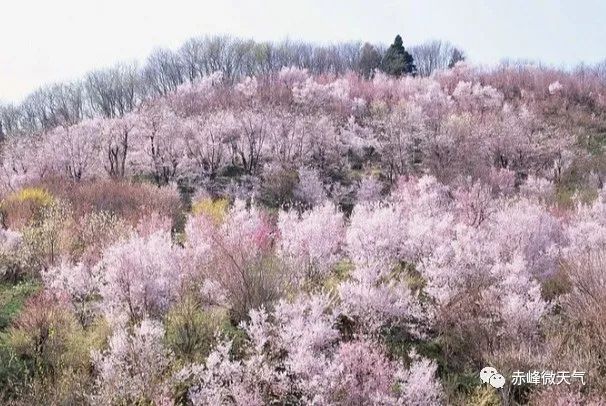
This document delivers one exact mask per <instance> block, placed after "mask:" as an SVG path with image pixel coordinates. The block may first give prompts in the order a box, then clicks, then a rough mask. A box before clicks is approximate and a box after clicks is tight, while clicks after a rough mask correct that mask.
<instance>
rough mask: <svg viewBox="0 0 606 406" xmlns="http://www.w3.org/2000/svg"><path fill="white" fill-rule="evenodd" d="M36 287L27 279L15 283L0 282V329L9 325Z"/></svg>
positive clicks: (35, 290)
mask: <svg viewBox="0 0 606 406" xmlns="http://www.w3.org/2000/svg"><path fill="white" fill-rule="evenodd" d="M38 289H39V285H37V284H36V283H34V282H29V281H23V282H19V283H18V284H16V285H10V284H0V330H4V329H6V328H7V327H8V326H9V324H10V323H11V321H12V320H13V319H14V318H15V317H16V316H17V315H18V314H19V311H20V310H21V308H22V307H23V304H24V303H25V301H26V300H27V298H28V297H30V296H31V295H32V294H34V293H36V292H37V291H38Z"/></svg>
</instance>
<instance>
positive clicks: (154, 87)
mask: <svg viewBox="0 0 606 406" xmlns="http://www.w3.org/2000/svg"><path fill="white" fill-rule="evenodd" d="M143 77H144V79H145V83H146V85H147V86H148V87H149V89H150V90H151V91H152V93H154V94H156V95H161V96H164V95H166V94H168V93H170V92H172V91H174V90H176V89H177V87H178V86H179V85H180V84H182V83H183V82H185V77H186V69H185V65H184V63H183V62H182V60H181V58H180V57H179V54H178V53H177V52H174V51H171V50H170V49H162V48H159V49H156V50H155V51H153V52H152V54H151V55H150V56H149V57H148V58H147V64H146V65H145V68H144V69H143Z"/></svg>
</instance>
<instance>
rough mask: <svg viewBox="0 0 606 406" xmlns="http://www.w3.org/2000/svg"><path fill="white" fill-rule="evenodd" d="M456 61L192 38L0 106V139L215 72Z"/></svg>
mask: <svg viewBox="0 0 606 406" xmlns="http://www.w3.org/2000/svg"><path fill="white" fill-rule="evenodd" d="M390 52H391V54H390ZM410 55H412V57H413V58H414V63H413V64H411V61H410ZM405 57H407V58H408V59H407V60H404V59H402V60H403V61H404V62H401V61H399V60H398V58H405ZM394 58H395V59H394ZM463 58H464V56H463V53H462V51H461V50H459V49H458V48H455V47H454V46H452V45H451V44H449V43H447V42H443V41H431V42H428V43H425V44H422V45H418V46H415V47H411V48H410V53H408V52H407V51H404V48H403V47H402V40H401V38H400V37H399V36H398V37H397V38H396V41H395V42H394V44H393V45H392V46H391V47H389V48H387V47H386V46H384V45H371V44H369V43H365V44H363V43H361V42H345V43H338V44H333V45H317V44H312V43H308V42H302V41H291V40H285V41H282V42H279V43H273V42H256V41H254V40H246V39H241V38H234V37H230V36H209V37H204V38H193V39H190V40H188V41H187V42H185V43H184V44H183V45H182V46H181V47H180V48H179V49H177V50H171V49H166V48H158V49H156V50H155V51H153V52H152V54H151V55H149V57H148V58H147V60H146V61H145V63H144V64H143V65H140V64H138V63H136V62H134V63H120V64H118V65H116V66H113V67H111V68H107V69H100V70H95V71H92V72H89V73H88V74H87V75H85V77H84V78H82V79H80V80H76V81H73V82H68V83H58V84H53V85H46V86H43V87H41V88H39V89H38V90H36V91H34V92H33V93H31V94H30V95H28V96H27V97H26V98H25V99H24V100H23V101H22V102H21V103H20V104H7V105H0V137H4V136H6V135H11V134H20V133H33V132H40V131H46V130H49V129H52V128H55V127H57V126H59V125H72V124H75V123H78V122H80V121H81V120H83V119H85V118H91V117H95V116H100V117H107V118H113V117H121V116H123V115H124V114H125V113H128V112H130V111H132V110H133V109H134V108H135V107H136V106H137V105H139V104H140V103H141V102H142V101H144V100H148V99H150V98H154V97H157V96H164V95H166V94H167V93H169V92H171V91H174V90H175V89H176V88H177V86H179V85H181V84H183V83H186V82H193V81H195V80H196V79H198V78H200V77H202V76H206V75H209V74H211V73H213V72H215V71H221V72H223V77H224V79H225V80H227V81H230V82H233V81H234V80H239V79H240V78H242V77H245V76H253V75H256V76H258V75H264V74H270V73H272V72H276V71H278V70H280V69H281V68H282V67H285V66H294V67H298V68H304V69H308V70H309V72H310V73H313V74H341V73H344V72H347V71H353V72H358V73H359V74H361V75H363V76H365V77H369V76H371V75H372V74H373V72H374V71H375V69H381V70H384V71H387V72H388V73H392V74H396V75H399V74H408V73H413V74H419V75H422V76H429V75H430V74H431V73H432V72H433V71H435V70H437V69H444V68H447V67H448V66H449V65H452V64H454V63H455V62H456V61H458V60H462V59H463ZM394 61H395V62H394ZM400 62H401V63H400ZM402 63H403V64H404V65H402ZM403 66H404V68H403ZM407 67H408V68H407ZM410 67H412V68H414V71H411V70H410ZM1 99H2V95H0V100H1Z"/></svg>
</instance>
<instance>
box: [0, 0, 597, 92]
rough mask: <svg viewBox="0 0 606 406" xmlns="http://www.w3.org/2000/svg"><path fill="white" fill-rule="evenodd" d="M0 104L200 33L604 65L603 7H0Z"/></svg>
mask: <svg viewBox="0 0 606 406" xmlns="http://www.w3.org/2000/svg"><path fill="white" fill-rule="evenodd" d="M0 13H1V14H0V15H1V18H0V100H4V101H14V102H17V101H19V100H20V99H21V98H23V97H24V96H25V95H26V94H27V93H29V92H30V91H32V90H34V89H35V88H37V87H39V86H40V85H43V84H48V83H53V82H57V81H62V80H71V79H76V78H79V77H81V76H82V75H83V74H84V73H86V72H87V71H89V70H91V69H95V68H101V67H105V66H110V65H113V64H114V63H116V62H119V61H130V60H138V61H143V60H144V59H145V57H146V56H147V55H148V54H149V52H150V51H151V50H152V49H153V48H154V47H157V46H168V47H172V48H176V47H178V46H179V45H180V44H181V43H182V42H184V41H185V40H186V39H188V38H190V37H193V36H199V35H204V34H233V35H236V36H242V37H246V38H253V39H256V40H282V39H284V38H286V37H289V38H292V39H303V40H309V41H315V42H323V43H327V42H334V41H341V40H362V41H370V42H373V43H376V42H384V43H389V42H391V41H392V40H393V37H394V36H395V35H396V34H397V33H400V34H401V35H402V37H403V38H404V45H405V46H406V45H412V44H416V43H420V42H423V41H425V40H428V39H444V40H448V41H450V42H452V43H454V44H457V45H459V46H461V47H462V48H463V49H464V50H465V51H466V53H467V55H468V56H469V57H470V59H471V60H472V61H473V62H476V63H481V64H493V63H497V62H499V61H500V60H502V59H503V58H512V59H520V58H523V59H532V60H538V61H542V62H544V63H548V64H554V65H558V66H561V65H565V66H571V65H576V64H577V63H579V62H585V63H595V62H598V61H601V60H604V59H605V58H606V24H604V21H605V19H606V1H603V0H552V1H547V0H400V1H391V0H299V1H289V0H266V1H254V0H222V1H205V0H2V4H1V5H0Z"/></svg>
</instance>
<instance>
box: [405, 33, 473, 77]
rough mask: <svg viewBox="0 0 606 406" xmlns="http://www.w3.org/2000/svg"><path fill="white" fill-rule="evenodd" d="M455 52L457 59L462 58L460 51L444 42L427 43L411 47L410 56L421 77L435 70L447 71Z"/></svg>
mask: <svg viewBox="0 0 606 406" xmlns="http://www.w3.org/2000/svg"><path fill="white" fill-rule="evenodd" d="M455 51H456V52H457V55H460V56H459V57H462V52H461V51H460V50H458V49H457V48H455V47H454V46H453V45H452V44H450V43H448V42H444V41H429V42H426V43H424V44H421V45H417V46H414V47H411V52H412V56H413V58H414V60H415V64H416V65H417V73H418V74H419V75H421V76H429V75H431V74H432V73H433V72H434V71H436V70H440V69H447V68H448V67H449V65H450V63H451V61H452V60H453V56H454V53H455ZM453 65H454V64H453Z"/></svg>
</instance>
